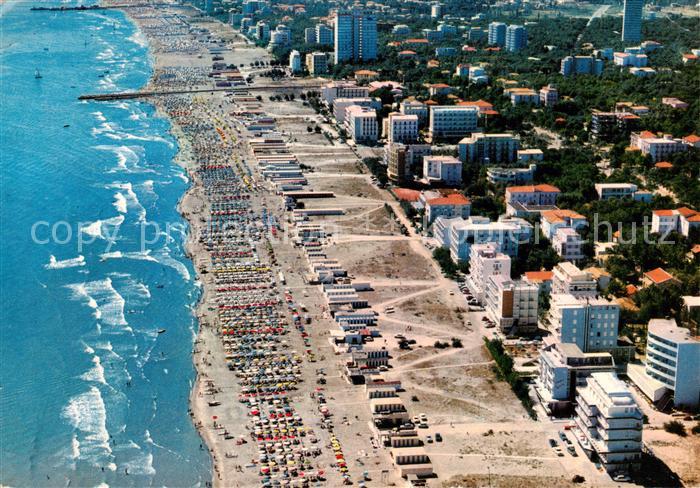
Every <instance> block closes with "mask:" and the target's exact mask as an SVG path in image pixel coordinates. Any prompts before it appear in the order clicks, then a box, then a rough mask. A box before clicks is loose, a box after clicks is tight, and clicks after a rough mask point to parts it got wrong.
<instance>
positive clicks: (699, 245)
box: [690, 244, 700, 254]
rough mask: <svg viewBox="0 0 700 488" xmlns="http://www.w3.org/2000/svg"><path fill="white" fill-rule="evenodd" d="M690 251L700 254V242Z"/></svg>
mask: <svg viewBox="0 0 700 488" xmlns="http://www.w3.org/2000/svg"><path fill="white" fill-rule="evenodd" d="M690 252H692V253H693V254H700V244H695V245H694V246H693V247H691V248H690Z"/></svg>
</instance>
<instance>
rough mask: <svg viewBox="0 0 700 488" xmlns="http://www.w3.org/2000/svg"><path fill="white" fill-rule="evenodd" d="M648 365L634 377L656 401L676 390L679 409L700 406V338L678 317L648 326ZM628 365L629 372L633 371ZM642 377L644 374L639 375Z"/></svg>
mask: <svg viewBox="0 0 700 488" xmlns="http://www.w3.org/2000/svg"><path fill="white" fill-rule="evenodd" d="M647 331H648V333H647V347H646V365H645V367H644V370H643V371H641V373H642V375H640V374H639V373H637V374H630V378H631V379H632V380H633V381H634V382H635V384H637V386H639V388H640V389H641V390H642V392H644V394H645V395H647V396H648V397H649V399H650V400H652V401H657V400H659V399H661V398H663V396H664V392H665V391H669V392H672V394H673V403H674V405H675V406H676V407H677V408H690V409H693V408H697V407H698V405H700V338H698V337H697V336H694V335H693V334H692V333H691V331H690V330H689V329H686V328H684V327H679V326H678V325H677V324H676V321H675V320H674V319H652V320H650V321H649V325H648V328H647ZM631 369H632V368H631V367H628V373H631V371H630V370H631ZM639 376H644V377H642V378H639Z"/></svg>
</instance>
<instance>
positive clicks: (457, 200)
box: [426, 193, 471, 206]
mask: <svg viewBox="0 0 700 488" xmlns="http://www.w3.org/2000/svg"><path fill="white" fill-rule="evenodd" d="M426 203H427V204H428V205H431V206H433V205H469V204H470V203H471V201H470V200H469V199H468V198H467V197H465V196H464V195H460V194H459V193H452V194H450V195H447V196H446V197H438V198H431V199H430V200H428V201H427V202H426Z"/></svg>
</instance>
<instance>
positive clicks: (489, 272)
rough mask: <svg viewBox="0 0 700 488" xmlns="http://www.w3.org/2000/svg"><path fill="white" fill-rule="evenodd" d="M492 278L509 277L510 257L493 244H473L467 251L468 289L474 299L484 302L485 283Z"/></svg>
mask: <svg viewBox="0 0 700 488" xmlns="http://www.w3.org/2000/svg"><path fill="white" fill-rule="evenodd" d="M492 276H507V277H509V276H510V256H508V255H506V254H503V253H502V252H499V251H498V248H497V247H496V246H495V245H494V244H490V243H487V244H474V245H473V246H472V247H471V250H470V251H469V278H468V280H469V288H470V289H471V291H473V292H474V298H476V299H477V300H478V301H479V302H483V301H484V293H485V289H486V283H487V281H488V279H489V278H490V277H492Z"/></svg>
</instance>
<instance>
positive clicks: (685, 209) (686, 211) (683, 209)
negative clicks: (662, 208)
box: [676, 207, 697, 218]
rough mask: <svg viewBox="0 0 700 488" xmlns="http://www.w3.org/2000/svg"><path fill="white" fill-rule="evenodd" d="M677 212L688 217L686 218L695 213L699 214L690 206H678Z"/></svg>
mask: <svg viewBox="0 0 700 488" xmlns="http://www.w3.org/2000/svg"><path fill="white" fill-rule="evenodd" d="M676 212H678V213H679V214H681V215H682V216H683V217H686V218H688V217H692V216H693V215H696V214H697V212H696V211H695V210H693V209H692V208H688V207H680V208H677V209H676Z"/></svg>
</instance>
